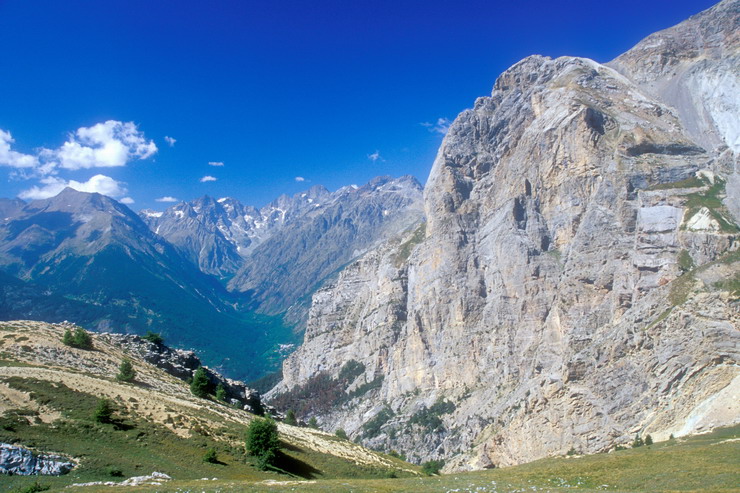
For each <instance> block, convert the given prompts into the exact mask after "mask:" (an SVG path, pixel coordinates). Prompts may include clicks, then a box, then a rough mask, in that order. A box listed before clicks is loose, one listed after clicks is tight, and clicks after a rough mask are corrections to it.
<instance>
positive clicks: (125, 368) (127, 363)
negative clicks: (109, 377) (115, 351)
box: [116, 358, 136, 382]
mask: <svg viewBox="0 0 740 493" xmlns="http://www.w3.org/2000/svg"><path fill="white" fill-rule="evenodd" d="M134 378H136V370H134V365H132V364H131V360H130V359H128V358H125V359H124V360H123V361H121V365H120V366H119V367H118V375H116V380H118V381H120V382H133V380H134Z"/></svg>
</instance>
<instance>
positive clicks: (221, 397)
mask: <svg viewBox="0 0 740 493" xmlns="http://www.w3.org/2000/svg"><path fill="white" fill-rule="evenodd" d="M216 400H217V401H221V402H226V389H225V388H224V386H223V384H221V383H220V384H218V386H217V387H216Z"/></svg>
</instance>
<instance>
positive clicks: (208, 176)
mask: <svg viewBox="0 0 740 493" xmlns="http://www.w3.org/2000/svg"><path fill="white" fill-rule="evenodd" d="M216 180H218V178H216V177H215V176H211V175H206V176H204V177H203V178H201V179H200V182H201V183H205V182H207V181H216Z"/></svg>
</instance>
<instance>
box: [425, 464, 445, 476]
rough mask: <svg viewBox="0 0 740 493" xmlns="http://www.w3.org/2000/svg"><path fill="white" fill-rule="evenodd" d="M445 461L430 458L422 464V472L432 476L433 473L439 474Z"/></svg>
mask: <svg viewBox="0 0 740 493" xmlns="http://www.w3.org/2000/svg"><path fill="white" fill-rule="evenodd" d="M444 465H445V461H443V460H428V461H426V462H425V463H423V464H422V465H421V472H423V473H424V474H426V475H428V476H431V475H432V474H439V471H440V470H441V469H442V468H443V467H444Z"/></svg>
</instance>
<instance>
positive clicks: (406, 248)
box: [396, 223, 427, 267]
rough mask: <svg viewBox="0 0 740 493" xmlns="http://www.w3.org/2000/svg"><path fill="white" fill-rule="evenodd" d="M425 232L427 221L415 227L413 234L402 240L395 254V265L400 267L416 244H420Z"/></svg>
mask: <svg viewBox="0 0 740 493" xmlns="http://www.w3.org/2000/svg"><path fill="white" fill-rule="evenodd" d="M426 234H427V223H421V224H420V225H419V227H418V228H416V231H414V234H413V235H412V236H411V238H409V239H408V240H406V241H405V242H403V243H402V244H401V245H400V246H399V247H398V253H397V254H396V267H400V266H401V265H403V264H404V263H405V262H406V261H407V260H408V259H409V257H410V256H411V252H412V251H413V250H414V248H415V247H416V245H418V244H420V243H421V242H422V241H424V238H425V237H426Z"/></svg>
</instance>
